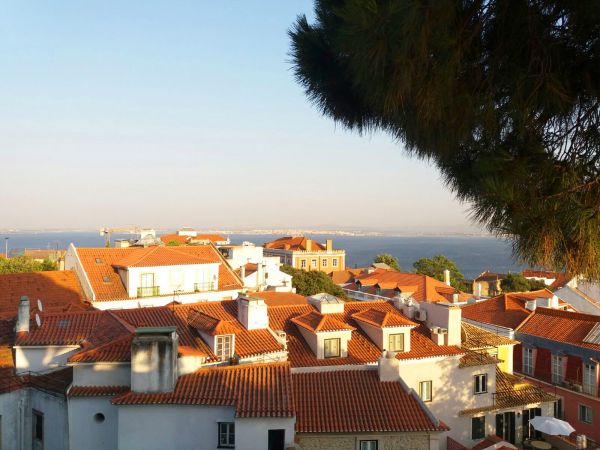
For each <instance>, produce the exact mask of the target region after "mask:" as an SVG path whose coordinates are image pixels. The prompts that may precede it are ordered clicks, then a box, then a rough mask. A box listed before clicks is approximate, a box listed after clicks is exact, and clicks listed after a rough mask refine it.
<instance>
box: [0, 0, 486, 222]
mask: <svg viewBox="0 0 600 450" xmlns="http://www.w3.org/2000/svg"><path fill="white" fill-rule="evenodd" d="M312 8H313V4H312V2H311V1H300V0H298V1H296V0H285V1H281V0H277V1H252V2H249V1H247V0H246V1H244V0H239V1H233V0H228V1H224V2H209V1H189V2H186V1H166V0H165V1H160V2H159V1H149V0H144V1H141V0H140V1H128V2H122V1H107V0H103V1H84V2H82V1H80V0H76V1H68V0H61V1H60V2H47V1H42V0H40V1H29V0H5V1H3V2H1V3H0V229H7V228H18V229H96V228H99V227H105V226H110V227H112V226H115V227H116V226H121V225H125V224H136V225H140V226H145V227H155V228H170V227H173V228H174V227H179V226H184V225H188V226H195V227H198V228H199V229H255V228H269V229H273V228H313V229H314V228H319V229H328V230H330V229H365V230H379V231H387V232H390V231H395V232H430V233H438V232H443V233H446V232H470V231H474V230H477V228H476V227H475V226H474V225H472V224H471V222H470V220H469V215H468V207H467V205H464V204H461V203H459V202H458V201H456V200H455V199H454V196H453V194H452V193H451V192H450V191H449V190H448V189H447V188H445V187H444V185H443V183H442V181H441V180H440V174H439V172H438V171H437V169H435V168H434V167H432V166H431V165H429V164H428V163H427V162H425V161H420V160H417V159H413V158H409V157H408V156H406V155H405V153H404V152H403V148H402V144H401V143H398V142H395V141H394V140H393V139H392V138H391V137H389V136H388V135H385V134H383V133H373V134H369V135H366V136H360V135H358V134H357V133H356V132H350V131H347V130H345V129H343V128H342V127H341V125H339V124H336V123H335V122H333V121H332V120H331V119H329V118H327V117H324V116H322V115H321V113H320V112H319V111H318V110H317V109H316V108H315V107H314V106H313V105H311V104H310V103H309V102H308V101H307V99H306V97H305V95H304V92H303V90H302V88H301V87H300V86H299V85H298V84H297V83H296V81H295V80H294V77H293V73H292V69H291V63H290V56H289V47H290V40H289V38H288V36H287V31H288V29H289V28H290V27H291V25H292V24H293V22H294V20H295V18H296V17H297V16H298V15H300V14H306V15H307V16H308V17H309V19H311V18H312V17H314V16H313V11H312Z"/></svg>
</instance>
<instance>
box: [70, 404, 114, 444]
mask: <svg viewBox="0 0 600 450" xmlns="http://www.w3.org/2000/svg"><path fill="white" fill-rule="evenodd" d="M110 400H111V397H71V398H69V443H70V448H71V450H75V449H85V450H105V449H116V448H117V446H118V422H119V421H118V409H117V407H116V406H114V405H111V403H110ZM99 413H100V414H102V415H104V421H99V420H97V419H96V417H95V416H96V414H99Z"/></svg>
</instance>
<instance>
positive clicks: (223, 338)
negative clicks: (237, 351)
mask: <svg viewBox="0 0 600 450" xmlns="http://www.w3.org/2000/svg"><path fill="white" fill-rule="evenodd" d="M220 341H224V342H220ZM227 341H228V342H227ZM226 343H228V344H229V354H228V355H227V356H222V355H221V353H223V349H221V351H219V346H221V347H224V346H225V344H226ZM215 355H216V356H217V357H218V358H219V360H220V361H225V360H227V359H229V358H231V357H232V356H233V335H232V334H218V335H216V336H215Z"/></svg>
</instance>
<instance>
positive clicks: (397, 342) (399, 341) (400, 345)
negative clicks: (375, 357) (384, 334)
mask: <svg viewBox="0 0 600 450" xmlns="http://www.w3.org/2000/svg"><path fill="white" fill-rule="evenodd" d="M388 344H389V345H388V350H390V351H392V352H403V351H404V333H398V334H390V336H389V338H388Z"/></svg>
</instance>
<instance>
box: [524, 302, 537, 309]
mask: <svg viewBox="0 0 600 450" xmlns="http://www.w3.org/2000/svg"><path fill="white" fill-rule="evenodd" d="M536 307H537V302H536V301H535V300H527V301H526V302H525V309H528V310H529V311H535V309H536Z"/></svg>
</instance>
